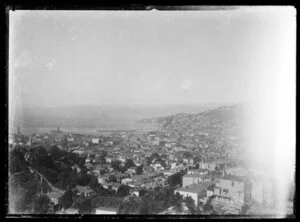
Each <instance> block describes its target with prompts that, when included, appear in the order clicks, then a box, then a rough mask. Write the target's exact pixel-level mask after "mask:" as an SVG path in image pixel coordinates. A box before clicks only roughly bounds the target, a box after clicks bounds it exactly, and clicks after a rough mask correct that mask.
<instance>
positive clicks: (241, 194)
mask: <svg viewBox="0 0 300 222" xmlns="http://www.w3.org/2000/svg"><path fill="white" fill-rule="evenodd" d="M214 195H216V196H218V197H219V198H222V197H223V198H225V199H228V198H229V199H231V200H233V201H235V202H239V203H242V204H244V202H245V181H244V178H242V177H237V176H233V175H225V176H223V177H222V178H219V179H217V183H216V187H215V189H214Z"/></svg>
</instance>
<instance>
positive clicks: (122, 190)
mask: <svg viewBox="0 0 300 222" xmlns="http://www.w3.org/2000/svg"><path fill="white" fill-rule="evenodd" d="M129 193H130V187H129V186H127V185H123V184H122V185H121V186H120V187H119V189H118V191H117V196H118V197H126V196H128V195H129Z"/></svg>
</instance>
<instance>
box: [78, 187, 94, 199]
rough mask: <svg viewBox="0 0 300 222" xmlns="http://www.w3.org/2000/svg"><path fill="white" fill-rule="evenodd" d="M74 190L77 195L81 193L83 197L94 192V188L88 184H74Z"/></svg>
mask: <svg viewBox="0 0 300 222" xmlns="http://www.w3.org/2000/svg"><path fill="white" fill-rule="evenodd" d="M75 189H76V191H77V193H76V194H77V195H78V196H80V195H81V194H83V195H84V196H85V197H88V196H91V195H92V194H93V193H94V190H93V189H91V188H90V187H89V186H79V185H76V188H75Z"/></svg>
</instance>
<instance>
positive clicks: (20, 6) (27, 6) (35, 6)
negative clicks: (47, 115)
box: [2, 1, 298, 220]
mask: <svg viewBox="0 0 300 222" xmlns="http://www.w3.org/2000/svg"><path fill="white" fill-rule="evenodd" d="M53 2H54V1H52V3H49V4H47V3H41V2H34V3H29V2H27V3H13V4H8V3H5V4H4V10H5V13H4V14H5V20H4V21H5V22H4V27H5V35H4V38H5V41H4V42H5V43H4V44H5V47H4V48H5V50H4V54H5V55H4V58H5V65H4V72H5V74H4V76H5V81H4V84H5V85H4V90H5V91H4V95H5V102H4V106H5V109H4V114H5V115H4V116H5V126H4V131H5V137H4V141H5V144H4V145H5V148H4V149H2V150H3V151H4V155H3V156H4V157H5V158H4V167H5V175H4V176H5V177H4V178H5V179H4V195H5V198H4V211H3V212H5V215H4V217H5V220H14V219H25V220H40V219H43V220H45V219H46V220H48V219H50V220H52V219H54V220H59V219H66V220H68V219H71V220H74V219H88V220H89V219H101V220H102V219H141V220H143V219H270V218H272V219H274V216H261V215H257V216H255V215H245V216H242V215H236V216H235V215H233V216H231V215H222V216H213V215H186V216H185V215H103V216H100V215H34V214H31V215H17V214H16V215H7V212H8V203H7V201H8V192H7V191H8V186H7V181H8V174H7V170H8V162H7V158H6V157H7V156H8V135H7V132H8V51H9V46H8V42H9V37H8V32H9V21H8V20H9V11H10V10H118V11H122V10H126V11H134V10H146V11H148V10H153V9H156V10H162V11H165V10H166V11H174V10H175V11H178V10H180V11H191V10H192V11H202V10H204V11H207V10H235V9H237V8H238V7H239V6H243V5H242V4H233V5H231V6H226V5H223V4H222V5H196V4H191V5H188V4H174V5H170V4H162V5H161V4H90V5H88V4H86V5H84V4H83V5H82V4H81V5H80V4H76V3H69V4H61V2H60V3H57V2H56V3H53ZM278 5H282V6H292V7H295V9H296V10H297V8H298V7H297V5H296V4H295V3H293V4H290V5H284V4H278ZM247 6H260V4H259V5H249V4H247ZM261 6H262V5H261ZM269 6H276V4H272V5H269ZM297 31H298V17H297ZM296 44H297V40H296ZM297 80H298V78H297V75H296V81H297ZM297 92H298V91H297V87H296V93H297ZM296 98H297V97H296ZM296 104H297V103H296ZM296 114H297V112H296ZM296 121H297V115H296ZM296 125H297V124H296ZM296 147H297V146H296ZM296 156H297V149H296ZM295 167H296V166H295ZM296 174H297V173H296ZM295 179H296V184H297V176H296V175H295ZM296 209H297V188H296V189H295V197H294V215H291V216H288V217H287V218H286V219H295V218H296Z"/></svg>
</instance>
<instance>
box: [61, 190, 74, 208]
mask: <svg viewBox="0 0 300 222" xmlns="http://www.w3.org/2000/svg"><path fill="white" fill-rule="evenodd" d="M58 203H59V204H60V205H61V206H62V207H63V208H64V209H69V208H70V207H71V206H72V204H73V192H72V190H70V189H68V190H67V191H66V192H65V193H64V195H63V196H61V197H60V198H59V199H58Z"/></svg>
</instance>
